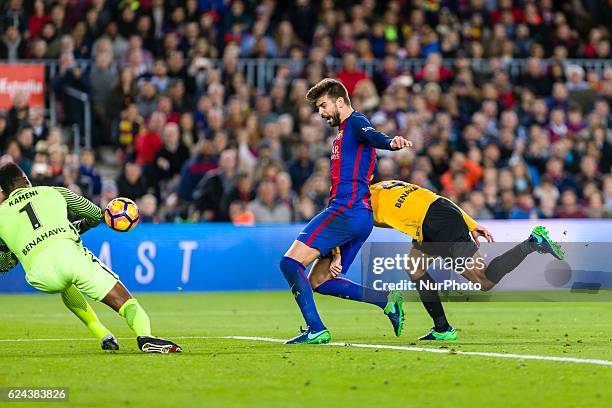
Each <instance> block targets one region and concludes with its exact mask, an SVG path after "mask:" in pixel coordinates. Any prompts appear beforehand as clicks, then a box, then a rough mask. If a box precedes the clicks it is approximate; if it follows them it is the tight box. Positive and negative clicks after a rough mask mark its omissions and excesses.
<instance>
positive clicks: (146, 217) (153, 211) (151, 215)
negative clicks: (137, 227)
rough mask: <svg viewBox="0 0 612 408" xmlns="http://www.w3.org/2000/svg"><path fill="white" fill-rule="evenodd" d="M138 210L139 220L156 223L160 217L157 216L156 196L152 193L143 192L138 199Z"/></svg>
mask: <svg viewBox="0 0 612 408" xmlns="http://www.w3.org/2000/svg"><path fill="white" fill-rule="evenodd" d="M137 204H138V211H139V213H140V222H145V223H153V224H158V223H159V222H160V218H159V217H158V216H157V198H155V196H154V195H153V194H145V195H143V196H142V197H141V198H140V200H138V203H137Z"/></svg>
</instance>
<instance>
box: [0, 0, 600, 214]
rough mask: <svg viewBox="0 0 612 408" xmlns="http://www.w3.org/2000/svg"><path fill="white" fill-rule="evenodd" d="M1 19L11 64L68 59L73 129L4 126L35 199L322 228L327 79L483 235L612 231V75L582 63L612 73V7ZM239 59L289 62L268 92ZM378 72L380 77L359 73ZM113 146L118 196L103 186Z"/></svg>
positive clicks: (183, 10) (376, 7)
mask: <svg viewBox="0 0 612 408" xmlns="http://www.w3.org/2000/svg"><path fill="white" fill-rule="evenodd" d="M2 3H3V5H2V8H1V10H2V12H1V20H0V30H1V32H2V38H1V40H0V59H2V60H8V61H19V60H21V59H30V60H55V61H57V63H58V71H57V75H56V76H55V77H52V78H49V81H48V86H49V87H50V88H51V89H53V91H54V95H55V96H54V97H55V98H57V101H58V104H57V106H58V112H57V113H58V117H59V119H60V123H58V127H50V125H49V121H48V120H47V119H46V118H45V115H44V112H43V111H42V110H40V109H33V108H32V109H30V108H29V107H28V104H27V99H26V98H25V96H24V95H23V94H19V93H17V94H15V96H14V98H13V106H12V108H11V109H10V110H9V111H7V112H3V113H2V114H0V142H1V154H2V157H1V158H0V162H5V161H7V160H12V161H15V162H17V163H18V164H20V165H21V166H22V167H24V168H25V169H26V170H27V172H28V174H29V175H30V176H31V179H32V181H33V182H34V183H35V184H54V185H65V186H68V187H70V188H71V189H73V190H75V191H77V192H79V193H81V194H84V195H86V196H88V197H90V198H92V199H93V200H95V201H96V202H98V203H100V204H101V205H102V206H104V205H105V203H107V202H108V201H109V200H110V199H112V198H114V197H116V196H126V197H129V198H132V199H134V200H137V202H138V203H139V206H140V210H141V214H142V216H143V219H144V221H150V222H159V221H184V220H188V221H230V220H231V221H232V222H234V223H236V224H246V225H248V224H252V223H255V222H256V223H268V222H291V221H306V220H309V219H311V218H312V217H313V216H314V215H316V214H317V213H318V212H319V211H320V210H321V209H322V208H324V207H325V206H326V204H327V202H326V201H327V198H328V193H329V184H330V181H329V146H330V143H331V141H332V140H333V138H334V137H335V133H334V130H333V129H330V128H329V127H328V126H327V125H326V124H325V123H324V121H322V119H321V118H320V117H319V116H318V114H317V113H316V112H314V111H313V109H312V107H311V106H309V105H308V104H307V103H306V101H305V99H304V96H305V94H306V91H307V90H308V88H309V87H310V86H312V85H314V84H315V83H316V82H318V81H319V80H320V79H322V78H323V77H326V76H330V77H336V78H338V79H340V80H341V81H342V82H343V83H344V84H345V85H346V87H347V89H348V90H349V93H350V96H351V100H352V103H353V106H354V108H355V109H356V110H359V111H362V112H364V113H365V114H366V115H367V116H368V117H370V118H371V121H372V123H373V125H374V126H376V127H377V128H378V129H380V130H382V131H384V132H385V133H387V134H389V135H403V136H405V137H407V138H408V139H410V140H412V141H413V143H414V144H415V146H414V147H413V148H412V149H409V150H404V151H401V152H395V153H392V154H386V153H388V152H379V154H380V156H379V172H378V174H377V176H376V180H383V179H396V178H397V179H403V180H407V181H411V182H413V183H416V184H418V185H421V186H424V187H427V188H430V189H432V190H434V191H436V192H438V193H440V194H443V195H445V196H447V197H449V198H451V199H453V200H455V201H456V202H457V203H459V204H460V205H461V206H462V207H463V208H464V209H465V210H466V211H467V212H468V213H470V214H471V215H472V216H473V217H475V218H477V219H490V218H500V219H508V218H510V219H517V218H582V217H591V218H602V217H611V216H612V175H611V166H612V145H611V143H612V135H611V134H612V116H611V115H610V103H611V102H612V66H610V65H609V64H608V65H607V66H606V67H605V68H604V69H601V70H596V69H585V67H584V66H583V65H580V64H576V63H573V62H571V61H570V60H571V59H574V58H579V59H598V60H603V61H607V62H609V61H610V58H612V56H611V54H610V34H611V33H612V27H611V24H612V5H610V2H609V1H598V0H584V1H567V2H565V1H562V2H553V1H552V0H542V1H538V2H535V1H526V0H525V1H513V0H500V1H488V0H471V1H468V0H464V1H435V0H432V1H426V0H423V1H418V0H416V1H374V0H362V1H361V2H350V1H336V2H334V1H331V0H323V1H320V2H314V1H310V0H296V1H295V2H283V1H274V0H264V1H259V2H258V1H247V0H233V1H227V0H226V1H224V0H185V1H179V0H166V1H164V0H140V1H136V0H123V1H117V0H57V1H44V0H5V1H2V2H0V4H2ZM241 58H268V59H272V58H284V59H286V61H287V63H284V64H280V65H279V66H278V68H277V70H276V72H275V78H274V80H273V81H272V82H271V83H270V84H269V87H268V89H265V90H263V91H261V90H260V91H258V90H257V89H256V87H255V86H254V85H253V84H251V83H248V81H247V79H246V77H245V74H244V72H242V70H241V69H240V68H239V60H240V59H241ZM337 59H340V60H341V66H340V68H339V69H336V68H335V67H336V65H335V64H334V62H335V61H336V60H337ZM375 59H376V60H379V61H380V62H381V63H380V65H379V67H378V68H377V69H376V71H375V72H374V73H373V75H368V74H367V73H366V71H364V70H362V65H361V61H373V60H375ZM406 59H423V60H424V61H425V62H424V64H423V67H422V68H421V69H418V70H412V71H411V70H406V69H403V68H402V66H403V64H402V62H403V61H405V60H406ZM516 59H525V60H526V64H525V65H524V68H523V69H522V70H521V71H520V72H518V73H513V72H511V70H510V69H509V66H510V64H511V63H512V62H513V61H514V60H516ZM82 60H85V61H86V62H87V63H86V64H85V65H83V64H79V63H77V62H79V61H82ZM215 60H219V61H220V64H219V65H216V64H213V61H215ZM448 60H450V61H452V63H450V64H444V63H443V61H448ZM302 67H304V68H302ZM69 87H72V88H76V89H79V90H82V91H84V92H87V93H88V94H89V96H90V98H91V101H92V115H93V120H94V126H93V142H94V149H82V150H81V152H80V154H79V155H78V157H77V156H75V155H74V154H72V152H71V151H70V149H69V147H68V143H67V136H66V135H67V133H65V132H64V130H63V128H62V127H61V125H64V126H67V125H69V124H71V123H74V122H77V123H78V122H79V121H80V120H81V119H80V118H81V117H82V110H83V106H82V104H81V103H80V102H79V101H76V100H74V99H72V98H71V97H70V96H69V95H68V94H67V93H66V89H67V88H69ZM105 146H106V147H108V146H112V147H113V149H114V151H115V152H116V154H115V155H114V157H115V160H116V166H118V167H120V168H121V170H120V172H119V173H120V174H119V176H118V178H117V179H116V180H103V179H102V176H101V173H100V165H101V164H100V162H99V161H100V155H99V151H100V149H103V148H104V147H105Z"/></svg>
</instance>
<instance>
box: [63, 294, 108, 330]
mask: <svg viewBox="0 0 612 408" xmlns="http://www.w3.org/2000/svg"><path fill="white" fill-rule="evenodd" d="M62 300H63V301H64V304H65V305H66V307H67V308H68V309H70V311H71V312H72V313H74V314H75V315H76V317H78V318H79V319H80V320H81V321H82V322H83V323H85V325H86V326H87V327H88V328H89V330H91V332H92V333H93V334H94V336H96V337H97V338H98V340H102V338H103V337H104V336H106V335H107V334H110V330H108V329H107V328H106V327H104V325H103V324H102V323H101V322H100V320H99V319H98V316H97V315H96V312H94V311H93V309H92V308H91V306H90V305H89V304H88V303H87V300H86V299H85V297H84V296H83V295H82V294H81V292H80V291H79V290H78V289H77V287H76V286H74V285H72V286H70V287H69V288H68V289H66V290H65V291H63V292H62Z"/></svg>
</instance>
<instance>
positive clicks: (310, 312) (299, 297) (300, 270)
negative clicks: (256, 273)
mask: <svg viewBox="0 0 612 408" xmlns="http://www.w3.org/2000/svg"><path fill="white" fill-rule="evenodd" d="M280 268H281V270H282V271H283V275H284V276H285V279H286V280H287V283H288V284H289V287H290V288H291V292H292V293H293V296H294V297H295V301H296V302H297V304H298V306H299V307H300V310H301V311H302V316H304V320H305V321H306V324H307V325H308V327H309V328H310V330H311V331H312V332H320V331H321V330H325V325H323V322H322V321H321V318H320V317H319V312H317V306H316V305H315V302H314V297H313V294H312V287H311V286H310V282H308V278H307V277H306V274H305V273H304V265H302V264H301V263H299V262H298V261H296V260H295V259H291V258H288V257H286V256H283V259H281V261H280Z"/></svg>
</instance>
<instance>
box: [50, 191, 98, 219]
mask: <svg viewBox="0 0 612 408" xmlns="http://www.w3.org/2000/svg"><path fill="white" fill-rule="evenodd" d="M53 188H54V189H55V190H56V191H57V192H58V193H60V194H61V195H62V197H64V200H66V204H67V206H68V209H69V210H70V211H72V212H73V213H74V214H76V215H77V216H79V217H82V218H84V219H85V221H87V224H88V225H89V226H90V227H95V226H97V225H98V224H100V222H101V221H102V210H101V209H100V207H98V206H97V205H95V204H94V203H92V202H91V201H89V200H88V199H86V198H85V197H82V196H80V195H78V194H75V193H74V192H72V191H70V190H69V189H67V188H66V187H53Z"/></svg>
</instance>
